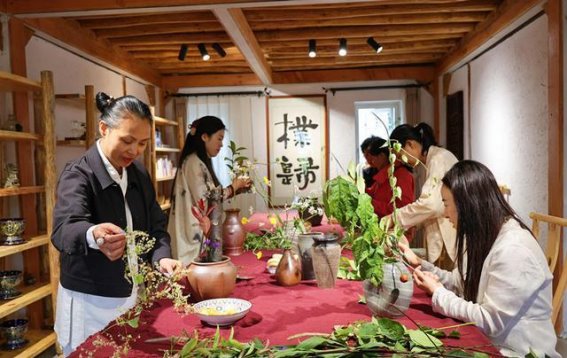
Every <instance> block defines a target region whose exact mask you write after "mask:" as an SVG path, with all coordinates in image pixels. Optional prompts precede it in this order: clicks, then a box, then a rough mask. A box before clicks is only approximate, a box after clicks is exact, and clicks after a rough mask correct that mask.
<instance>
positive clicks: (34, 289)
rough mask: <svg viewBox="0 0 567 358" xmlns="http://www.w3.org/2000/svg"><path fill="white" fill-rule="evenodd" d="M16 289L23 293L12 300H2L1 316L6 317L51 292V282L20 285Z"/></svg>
mask: <svg viewBox="0 0 567 358" xmlns="http://www.w3.org/2000/svg"><path fill="white" fill-rule="evenodd" d="M16 289H17V290H18V291H19V292H21V295H19V296H17V297H15V298H12V299H10V300H5V301H1V302H2V303H1V304H0V318H1V317H6V316H7V315H9V314H10V313H14V312H16V311H17V310H19V309H20V308H24V307H26V306H27V305H29V304H30V303H34V302H35V301H38V300H41V299H42V298H44V297H47V296H49V295H50V294H51V283H49V282H38V283H34V284H33V285H29V286H26V285H20V286H17V287H16Z"/></svg>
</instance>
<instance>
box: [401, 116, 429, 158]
mask: <svg viewBox="0 0 567 358" xmlns="http://www.w3.org/2000/svg"><path fill="white" fill-rule="evenodd" d="M410 139H412V140H415V141H416V142H418V143H420V144H421V147H422V149H421V154H424V155H425V153H427V151H428V150H429V147H431V146H432V145H435V146H436V145H437V141H436V140H435V134H434V133H433V129H432V128H431V127H430V126H429V124H427V123H424V122H421V123H419V124H416V125H415V126H411V125H409V124H400V125H399V126H397V127H396V128H394V130H393V131H392V134H390V140H396V141H398V142H400V144H401V145H402V147H403V146H404V145H406V142H407V141H408V140H410Z"/></svg>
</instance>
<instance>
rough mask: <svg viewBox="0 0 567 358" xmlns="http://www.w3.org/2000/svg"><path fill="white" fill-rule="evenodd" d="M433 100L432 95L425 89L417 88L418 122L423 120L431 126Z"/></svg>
mask: <svg viewBox="0 0 567 358" xmlns="http://www.w3.org/2000/svg"><path fill="white" fill-rule="evenodd" d="M433 105H434V100H433V96H432V95H431V94H430V93H429V92H427V90H426V89H424V88H420V89H419V107H420V109H419V113H420V119H419V121H420V122H425V123H427V124H429V125H430V126H431V128H433V122H434V121H433V116H434V113H433V112H434V109H433Z"/></svg>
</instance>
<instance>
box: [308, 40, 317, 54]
mask: <svg viewBox="0 0 567 358" xmlns="http://www.w3.org/2000/svg"><path fill="white" fill-rule="evenodd" d="M315 56H317V42H316V41H315V40H309V57H311V58H313V57H315Z"/></svg>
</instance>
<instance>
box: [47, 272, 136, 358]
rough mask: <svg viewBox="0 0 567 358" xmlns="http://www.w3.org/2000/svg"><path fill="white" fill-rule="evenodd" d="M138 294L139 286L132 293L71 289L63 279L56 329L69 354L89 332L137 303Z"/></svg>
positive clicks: (61, 343) (59, 294) (59, 291)
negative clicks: (121, 294)
mask: <svg viewBox="0 0 567 358" xmlns="http://www.w3.org/2000/svg"><path fill="white" fill-rule="evenodd" d="M136 298H137V290H136V289H133V290H132V294H131V295H130V296H129V297H103V296H95V295H89V294H86V293H81V292H76V291H71V290H68V289H66V288H64V287H63V286H61V283H59V289H58V291H57V309H56V313H55V333H57V341H58V342H59V344H60V345H61V347H62V348H63V354H64V355H65V357H67V356H68V355H69V354H71V352H73V351H74V350H75V349H76V348H77V347H78V346H79V345H80V344H81V343H83V342H84V341H85V340H86V339H87V338H88V337H89V336H91V335H92V334H94V333H96V332H98V331H100V330H102V329H103V328H105V327H106V326H107V325H108V324H109V323H110V322H112V321H113V320H115V319H116V318H117V317H118V316H120V315H122V314H123V313H125V312H126V311H128V310H129V309H130V308H132V307H134V305H135V304H136Z"/></svg>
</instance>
